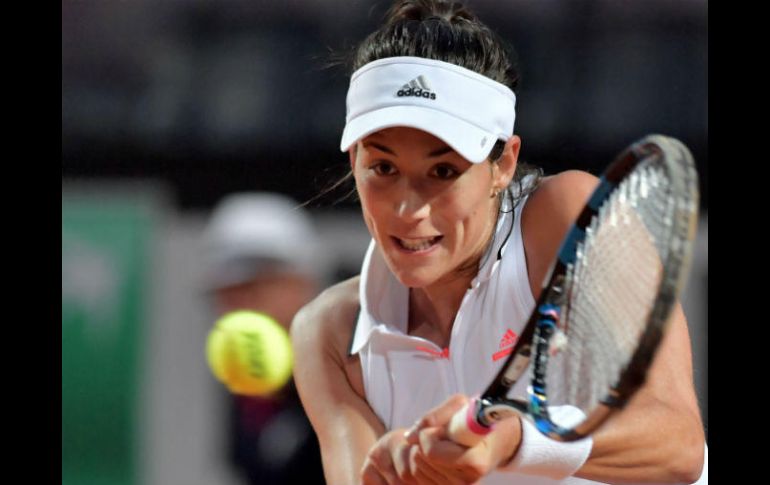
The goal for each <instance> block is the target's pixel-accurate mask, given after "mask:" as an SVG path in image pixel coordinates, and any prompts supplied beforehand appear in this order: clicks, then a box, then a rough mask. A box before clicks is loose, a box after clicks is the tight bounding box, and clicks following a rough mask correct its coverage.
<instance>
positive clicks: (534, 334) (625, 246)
mask: <svg viewBox="0 0 770 485" xmlns="http://www.w3.org/2000/svg"><path fill="white" fill-rule="evenodd" d="M697 185H698V184H697V173H696V171H695V168H694V164H693V159H692V155H691V154H690V152H689V150H688V149H687V148H686V147H685V146H684V145H683V144H682V143H680V142H679V141H677V140H675V139H673V138H669V137H665V136H662V135H649V136H647V137H645V138H643V139H641V140H639V141H637V142H636V143H634V144H632V145H631V146H629V147H628V148H626V150H624V151H623V152H622V153H621V154H620V155H619V156H618V157H617V158H616V159H615V161H614V162H613V163H612V164H611V165H610V166H609V168H607V170H606V171H605V172H604V174H603V175H602V177H601V178H600V181H599V185H598V186H597V188H596V189H595V190H594V192H593V193H592V195H591V196H590V198H589V200H588V202H587V204H586V205H585V206H584V208H583V210H582V212H581V213H580V215H579V216H578V218H577V220H576V221H575V222H574V223H573V225H572V227H571V228H570V230H569V231H568V233H567V235H566V236H565V238H564V240H563V242H562V245H561V248H560V249H559V253H558V255H557V257H556V260H555V261H554V262H553V263H552V267H551V269H550V270H549V273H548V276H547V277H546V278H545V285H544V286H543V291H542V293H541V294H540V297H539V299H538V301H537V303H536V305H535V310H534V311H533V313H532V315H531V317H530V318H529V321H528V322H527V325H526V327H525V329H524V331H523V332H522V333H521V336H520V337H519V339H518V341H517V342H516V344H515V346H514V348H513V350H512V352H511V354H510V356H509V357H508V359H507V360H506V361H505V363H504V364H503V366H502V368H501V370H500V371H499V373H498V374H497V376H496V377H495V379H494V380H493V381H492V383H491V384H490V385H489V387H488V388H487V389H486V390H485V391H484V393H483V394H482V395H481V396H479V397H476V398H474V399H472V400H471V401H469V403H468V404H467V405H466V406H465V408H464V409H462V410H460V411H459V412H457V413H456V414H455V415H454V416H453V418H452V420H451V422H450V424H449V436H450V438H452V440H453V441H455V442H457V443H460V444H463V445H466V446H473V445H474V444H476V443H477V442H478V441H480V440H481V439H482V438H483V437H484V435H486V434H487V433H489V432H490V431H491V429H492V426H493V425H494V423H495V422H497V421H500V420H502V419H505V418H507V417H509V416H511V415H512V413H519V414H521V415H523V416H525V417H527V418H529V419H531V420H532V422H533V423H534V424H535V426H536V427H537V429H539V430H540V432H542V433H543V434H545V435H546V436H549V437H551V438H553V439H555V440H559V441H574V440H577V439H580V438H583V437H585V436H587V435H589V434H590V433H591V432H593V431H594V430H595V429H597V428H598V427H599V426H600V425H601V424H602V423H603V422H604V421H605V420H606V419H607V418H608V417H609V416H610V415H611V414H612V412H614V411H616V410H618V409H619V408H621V407H622V406H623V405H624V404H625V403H626V402H627V401H628V399H629V398H630V397H631V396H632V395H633V394H634V392H636V391H637V390H638V389H639V388H640V387H641V386H642V384H643V383H644V381H645V378H646V375H647V370H648V368H649V366H650V364H651V362H652V360H653V357H654V356H655V352H656V350H657V348H658V345H659V343H660V341H661V340H662V338H663V335H664V333H665V331H666V327H667V324H668V321H669V316H670V314H671V311H672V309H673V308H674V305H675V304H676V302H677V297H678V294H679V292H680V290H681V289H682V287H683V286H684V283H685V280H686V276H687V273H688V269H689V260H690V253H691V248H692V241H693V238H694V235H695V229H696V223H697V209H698V188H697ZM528 370H529V372H527V371H528ZM525 372H527V374H528V376H529V378H530V385H529V386H528V388H527V395H526V399H509V398H508V397H507V395H508V393H509V391H510V390H511V389H512V388H513V386H514V385H515V384H516V383H517V382H518V381H519V379H520V378H521V377H522V376H523V375H524V374H525ZM549 407H550V408H551V412H549ZM575 408H576V409H577V410H579V411H580V413H576V412H572V413H563V412H559V411H560V410H564V409H568V410H573V411H574V410H575ZM554 411H555V412H554ZM565 416H567V418H565ZM575 416H578V418H575Z"/></svg>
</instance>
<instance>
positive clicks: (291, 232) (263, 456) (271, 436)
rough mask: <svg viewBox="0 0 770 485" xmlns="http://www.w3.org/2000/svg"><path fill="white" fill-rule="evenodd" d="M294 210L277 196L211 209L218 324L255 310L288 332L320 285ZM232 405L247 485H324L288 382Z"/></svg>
mask: <svg viewBox="0 0 770 485" xmlns="http://www.w3.org/2000/svg"><path fill="white" fill-rule="evenodd" d="M296 206H297V204H296V203H295V202H294V201H293V200H291V199H289V198H287V197H285V196H282V195H278V194H270V193H239V194H232V195H230V196H228V197H225V198H224V199H223V200H222V201H221V202H220V203H219V205H218V206H217V207H216V208H215V209H214V212H213V214H212V216H211V220H210V221H209V224H208V227H207V228H206V231H205V234H204V248H205V255H206V260H205V261H204V262H203V263H204V264H205V269H206V275H207V276H206V281H207V291H208V292H209V295H210V296H211V298H212V303H213V306H214V309H215V311H216V315H217V316H220V315H223V314H225V313H228V312H230V311H234V310H239V309H248V310H255V311H260V312H264V313H267V314H268V315H271V316H272V317H274V318H275V319H276V320H278V322H280V323H281V324H282V325H283V326H284V327H286V329H287V330H288V329H289V326H290V324H291V321H292V319H293V318H294V315H295V313H296V312H297V311H298V310H299V309H300V308H301V307H302V306H303V305H305V304H306V303H307V302H308V301H309V300H311V299H312V298H313V297H314V296H315V295H316V294H317V292H318V290H319V289H320V288H321V287H322V285H323V284H324V283H325V282H324V281H323V279H324V276H325V274H324V273H325V267H324V261H325V255H324V254H323V253H322V251H321V245H320V243H319V238H318V235H317V233H316V232H315V229H314V227H313V225H312V223H311V220H310V217H309V216H308V214H306V213H305V212H304V211H303V210H302V209H301V208H297V207H296ZM212 323H213V322H212ZM230 399H231V410H230V418H229V419H230V426H229V436H230V448H229V458H230V460H231V462H232V463H233V465H234V466H236V467H237V468H238V469H239V470H240V471H241V472H242V473H243V475H244V476H245V477H246V479H247V481H248V483H250V484H261V485H270V484H284V483H286V484H288V483H304V484H313V483H323V470H322V467H321V458H320V451H319V448H318V443H317V440H316V437H315V434H314V433H313V430H312V428H311V426H310V423H309V421H308V420H307V417H306V416H305V414H304V411H303V409H302V406H301V404H300V401H299V398H298V396H297V393H296V389H295V388H294V383H293V381H290V383H289V384H287V386H286V387H285V388H284V389H282V390H281V391H280V392H278V393H277V394H276V395H274V396H271V397H265V398H262V397H246V396H235V395H233V396H232V397H231V398H230Z"/></svg>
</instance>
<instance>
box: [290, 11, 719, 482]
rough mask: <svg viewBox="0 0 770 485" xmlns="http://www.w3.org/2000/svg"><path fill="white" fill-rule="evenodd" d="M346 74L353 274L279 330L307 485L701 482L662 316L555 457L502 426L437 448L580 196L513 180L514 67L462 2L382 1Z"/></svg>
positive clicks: (525, 174)
mask: <svg viewBox="0 0 770 485" xmlns="http://www.w3.org/2000/svg"><path fill="white" fill-rule="evenodd" d="M353 70H354V72H353V74H352V76H351V80H350V87H349V91H348V94H347V117H346V125H345V129H344V131H343V133H342V141H341V149H342V151H344V152H347V153H348V154H349V157H350V165H351V169H352V173H353V176H354V179H355V184H356V189H357V192H358V195H359V198H360V201H361V208H362V213H363V217H364V220H365V222H366V224H367V226H368V229H369V231H370V233H371V236H372V242H371V245H370V247H369V249H368V251H367V253H366V256H365V259H364V261H363V265H362V268H361V274H360V275H359V276H357V277H355V278H353V279H351V280H348V281H345V282H343V283H340V284H338V285H336V286H334V287H332V288H329V289H328V290H326V291H325V292H324V293H323V294H322V295H320V296H319V297H318V298H317V299H315V300H314V301H313V302H312V303H310V304H309V305H308V306H306V307H305V308H304V309H303V310H302V311H301V312H300V313H299V314H298V315H297V317H296V318H295V321H294V324H293V326H292V339H293V343H294V345H295V349H296V368H295V373H294V375H295V380H296V383H297V386H298V389H299V392H300V396H301V398H302V402H303V405H304V407H305V409H306V411H307V414H308V416H309V418H310V420H311V422H312V424H313V427H314V429H315V431H316V434H317V435H318V438H319V442H320V446H321V450H322V458H323V464H324V473H325V475H326V480H327V482H328V483H330V484H335V485H337V484H354V483H364V484H400V483H425V484H454V483H475V482H477V481H480V482H481V483H484V484H502V483H506V484H554V483H562V484H582V483H603V482H609V483H619V482H622V483H641V482H645V483H693V482H696V481H697V482H698V483H706V482H707V466H706V463H707V455H706V447H705V441H704V433H703V426H702V422H701V418H700V414H699V409H698V404H697V400H696V396H695V390H694V385H693V375H692V363H691V361H692V359H691V349H690V340H689V336H688V330H687V323H686V320H685V316H684V314H683V312H682V310H681V307H678V308H677V309H676V310H675V312H674V315H673V317H672V318H673V319H674V321H673V322H672V324H671V326H670V330H669V331H668V332H667V334H666V337H665V340H664V342H663V343H662V346H661V348H660V349H659V352H658V354H657V356H656V360H655V362H654V364H653V366H652V368H651V370H650V373H649V379H648V382H647V383H646V384H645V386H644V387H643V389H642V390H640V391H639V393H638V394H637V395H636V396H635V397H634V398H633V399H632V400H631V402H629V404H628V405H627V407H626V408H625V409H624V411H623V412H621V413H618V414H617V415H616V416H615V417H613V418H611V420H610V421H609V422H608V423H607V424H606V425H605V426H604V427H603V428H601V429H600V430H599V431H597V432H596V433H595V434H593V435H592V437H589V438H586V439H584V440H580V441H576V442H572V443H560V442H556V441H553V440H550V439H548V438H546V437H544V436H542V435H541V434H540V433H539V432H538V431H536V430H535V428H534V427H533V426H532V425H531V424H530V423H529V422H528V421H527V420H523V419H520V418H518V417H513V418H510V419H507V420H504V421H502V422H500V423H498V425H497V426H496V427H495V429H494V431H492V432H491V433H490V434H488V435H487V436H486V437H485V438H484V439H483V440H482V441H481V442H480V443H479V444H477V445H476V446H473V447H471V448H467V447H464V446H461V445H458V444H456V443H454V442H452V441H451V440H449V439H448V437H447V435H446V425H447V423H448V421H449V419H450V418H451V416H452V415H453V414H454V413H455V412H456V411H457V410H458V409H460V408H461V407H462V406H463V405H464V403H465V402H466V401H467V399H468V398H467V397H466V396H472V395H475V394H478V393H480V392H481V391H482V390H483V389H484V388H485V387H486V386H487V384H488V383H489V382H490V380H491V379H492V378H493V377H494V376H495V374H496V373H497V371H498V370H499V367H500V365H502V363H503V361H504V357H505V356H506V355H507V351H510V348H511V347H512V346H513V344H514V342H515V341H516V339H517V337H518V335H519V333H520V332H521V330H522V328H523V327H524V325H525V323H526V321H527V318H528V317H529V315H530V313H531V311H532V309H533V307H534V304H535V301H536V299H537V297H538V296H539V291H540V287H541V285H542V282H543V279H544V277H545V274H546V272H547V270H548V267H549V265H550V263H551V261H552V260H553V258H554V256H555V254H556V251H557V249H558V246H559V244H560V242H561V240H562V238H563V236H564V234H565V233H566V232H567V230H568V228H569V226H570V224H571V222H572V221H573V220H574V218H575V217H576V216H577V214H578V211H579V210H580V208H581V207H582V206H583V204H584V203H585V200H586V199H587V197H588V195H589V194H590V192H591V191H592V189H593V188H594V187H595V186H596V183H597V180H596V178H595V177H593V176H592V175H589V174H587V173H584V172H580V171H567V172H564V173H560V174H558V175H554V176H550V177H542V176H541V175H540V172H539V171H538V170H535V169H532V168H530V167H526V166H524V165H523V164H520V163H519V160H518V155H519V150H520V148H521V139H520V138H519V137H518V136H517V135H515V134H514V120H515V107H516V95H515V94H514V93H515V90H516V87H517V82H518V73H517V69H516V66H515V65H514V64H513V62H512V60H511V56H510V55H509V51H508V50H507V49H506V47H505V45H504V44H503V43H502V41H501V40H500V39H498V37H497V36H496V35H495V34H493V33H492V32H491V31H490V29H489V28H488V27H486V26H485V25H484V24H483V23H481V22H480V21H479V19H477V18H476V17H475V16H474V15H473V14H472V13H471V12H469V10H468V9H467V8H465V7H463V6H462V5H459V4H457V3H446V2H440V1H436V0H406V1H399V2H397V3H396V4H395V5H394V6H393V7H392V8H391V9H390V11H389V13H388V15H387V18H386V21H385V22H384V24H383V25H382V26H381V27H380V28H379V29H378V30H376V31H375V32H373V33H372V34H371V35H369V36H368V37H367V38H366V40H364V41H363V42H362V43H361V44H360V46H359V47H358V49H357V50H356V52H355V56H354V59H353ZM524 381H525V380H522V381H521V382H520V383H524ZM524 384H525V385H526V383H524ZM516 392H518V393H521V394H523V393H524V392H525V390H524V389H516V388H514V393H516Z"/></svg>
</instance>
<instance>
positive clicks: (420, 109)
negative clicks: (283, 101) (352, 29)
mask: <svg viewBox="0 0 770 485" xmlns="http://www.w3.org/2000/svg"><path fill="white" fill-rule="evenodd" d="M515 118H516V95H515V94H514V93H513V91H511V90H510V88H508V87H507V86H505V85H503V84H500V83H498V82H496V81H493V80H491V79H490V78H488V77H486V76H483V75H481V74H479V73H476V72H473V71H471V70H468V69H465V68H464V67H460V66H457V65H455V64H451V63H448V62H443V61H435V60H432V59H424V58H422V57H388V58H385V59H380V60H377V61H374V62H370V63H369V64H367V65H365V66H363V67H362V68H361V69H359V70H357V71H356V72H354V73H353V76H351V78H350V88H349V89H348V97H347V116H346V118H345V121H346V123H345V130H344V131H343V132H342V141H341V143H340V150H342V151H343V152H346V151H348V150H349V149H350V147H351V146H352V145H353V144H354V143H356V142H357V141H358V140H360V139H362V138H364V137H365V136H368V135H370V134H372V133H374V132H376V131H379V130H382V129H384V128H390V127H394V126H408V127H411V128H417V129H419V130H423V131H426V132H428V133H430V134H432V135H434V136H436V137H438V138H440V139H441V140H442V141H444V143H446V144H447V145H449V146H450V147H452V148H453V149H454V150H455V151H456V152H457V153H459V154H460V155H461V156H462V157H463V158H465V159H467V160H468V161H469V162H472V163H480V162H483V161H484V160H486V158H487V157H488V156H489V152H490V151H491V150H492V147H493V146H494V144H495V141H497V140H503V141H508V139H509V138H510V137H511V136H512V135H513V122H514V120H515Z"/></svg>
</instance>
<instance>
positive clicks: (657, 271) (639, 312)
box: [546, 159, 673, 412]
mask: <svg viewBox="0 0 770 485" xmlns="http://www.w3.org/2000/svg"><path fill="white" fill-rule="evenodd" d="M655 160H657V159H653V160H650V161H649V162H643V164H642V165H640V166H639V167H637V169H636V171H635V172H634V173H633V174H631V175H630V176H629V177H627V178H626V179H625V180H624V181H623V182H622V183H621V186H620V187H618V189H617V190H616V191H615V192H614V193H613V195H611V196H610V198H609V199H608V200H607V201H605V203H604V204H603V205H602V207H601V208H600V210H599V212H598V214H597V215H596V216H595V217H594V219H593V220H592V222H591V224H590V225H589V227H588V228H587V229H586V238H585V240H584V241H583V243H581V244H580V245H579V247H578V257H577V259H576V261H575V264H574V265H573V266H572V268H571V269H570V272H571V274H569V275H568V280H570V281H571V282H570V284H571V288H570V289H568V290H567V291H568V295H569V297H568V303H567V305H566V306H565V310H564V312H563V315H562V325H563V331H564V332H565V333H566V336H567V344H566V346H565V347H564V348H563V349H562V350H561V351H560V352H559V353H557V354H556V355H555V356H552V357H551V358H550V360H549V362H548V368H547V371H546V376H547V377H546V383H547V384H546V385H547V394H548V400H549V403H550V404H552V405H561V404H570V405H573V406H577V407H578V408H580V409H582V410H584V411H586V412H590V411H591V410H592V409H594V408H595V407H596V406H597V405H598V404H599V403H600V401H601V400H602V399H603V398H604V397H605V396H606V395H607V393H608V390H609V389H610V387H612V386H613V385H614V384H615V380H616V379H617V378H618V376H619V375H620V374H621V372H622V370H623V369H624V368H625V367H626V365H627V364H628V362H629V360H630V359H631V357H632V355H633V353H634V351H635V350H636V347H637V344H638V341H639V338H640V334H641V332H642V331H643V330H644V328H645V327H646V324H647V320H648V317H649V313H650V310H651V308H652V306H653V304H654V301H655V298H656V296H657V292H658V287H659V285H660V281H661V278H662V275H663V264H662V261H666V258H667V251H668V249H667V248H668V247H669V244H668V240H669V239H670V233H671V226H672V224H673V222H672V218H673V204H672V201H671V197H670V187H669V185H668V179H667V177H666V173H665V172H664V171H663V170H662V169H661V168H660V166H658V165H656V164H655V163H654V162H655Z"/></svg>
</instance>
